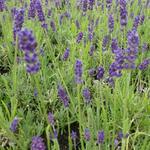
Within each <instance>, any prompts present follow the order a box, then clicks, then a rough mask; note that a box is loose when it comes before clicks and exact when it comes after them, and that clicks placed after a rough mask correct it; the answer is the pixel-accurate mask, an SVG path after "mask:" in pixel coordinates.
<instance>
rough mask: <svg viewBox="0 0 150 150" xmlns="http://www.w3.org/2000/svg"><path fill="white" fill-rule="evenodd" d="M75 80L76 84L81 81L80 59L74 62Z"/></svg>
mask: <svg viewBox="0 0 150 150" xmlns="http://www.w3.org/2000/svg"><path fill="white" fill-rule="evenodd" d="M75 81H76V83H77V84H80V83H82V62H81V61H80V60H77V61H76V64H75Z"/></svg>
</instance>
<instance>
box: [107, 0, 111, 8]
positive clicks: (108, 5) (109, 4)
mask: <svg viewBox="0 0 150 150" xmlns="http://www.w3.org/2000/svg"><path fill="white" fill-rule="evenodd" d="M111 6H112V0H106V7H107V8H108V9H110V8H111Z"/></svg>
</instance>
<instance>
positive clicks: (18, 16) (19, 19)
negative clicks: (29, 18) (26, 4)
mask: <svg viewBox="0 0 150 150" xmlns="http://www.w3.org/2000/svg"><path fill="white" fill-rule="evenodd" d="M23 23H24V9H18V10H17V9H16V10H15V11H14V25H13V26H14V27H13V34H14V40H15V41H16V37H17V34H18V32H19V31H20V30H21V28H22V26H23Z"/></svg>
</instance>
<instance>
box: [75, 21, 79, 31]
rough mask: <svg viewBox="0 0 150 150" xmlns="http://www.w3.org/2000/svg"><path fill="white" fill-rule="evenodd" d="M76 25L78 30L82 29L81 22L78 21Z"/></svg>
mask: <svg viewBox="0 0 150 150" xmlns="http://www.w3.org/2000/svg"><path fill="white" fill-rule="evenodd" d="M75 24H76V27H77V29H78V30H79V29H80V23H79V21H78V20H76V21H75Z"/></svg>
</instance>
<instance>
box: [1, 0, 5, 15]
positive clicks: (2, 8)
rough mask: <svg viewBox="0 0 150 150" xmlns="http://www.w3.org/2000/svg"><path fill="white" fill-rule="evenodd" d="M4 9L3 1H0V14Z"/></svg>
mask: <svg viewBox="0 0 150 150" xmlns="http://www.w3.org/2000/svg"><path fill="white" fill-rule="evenodd" d="M4 9H5V0H0V12H2V11H4Z"/></svg>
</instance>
